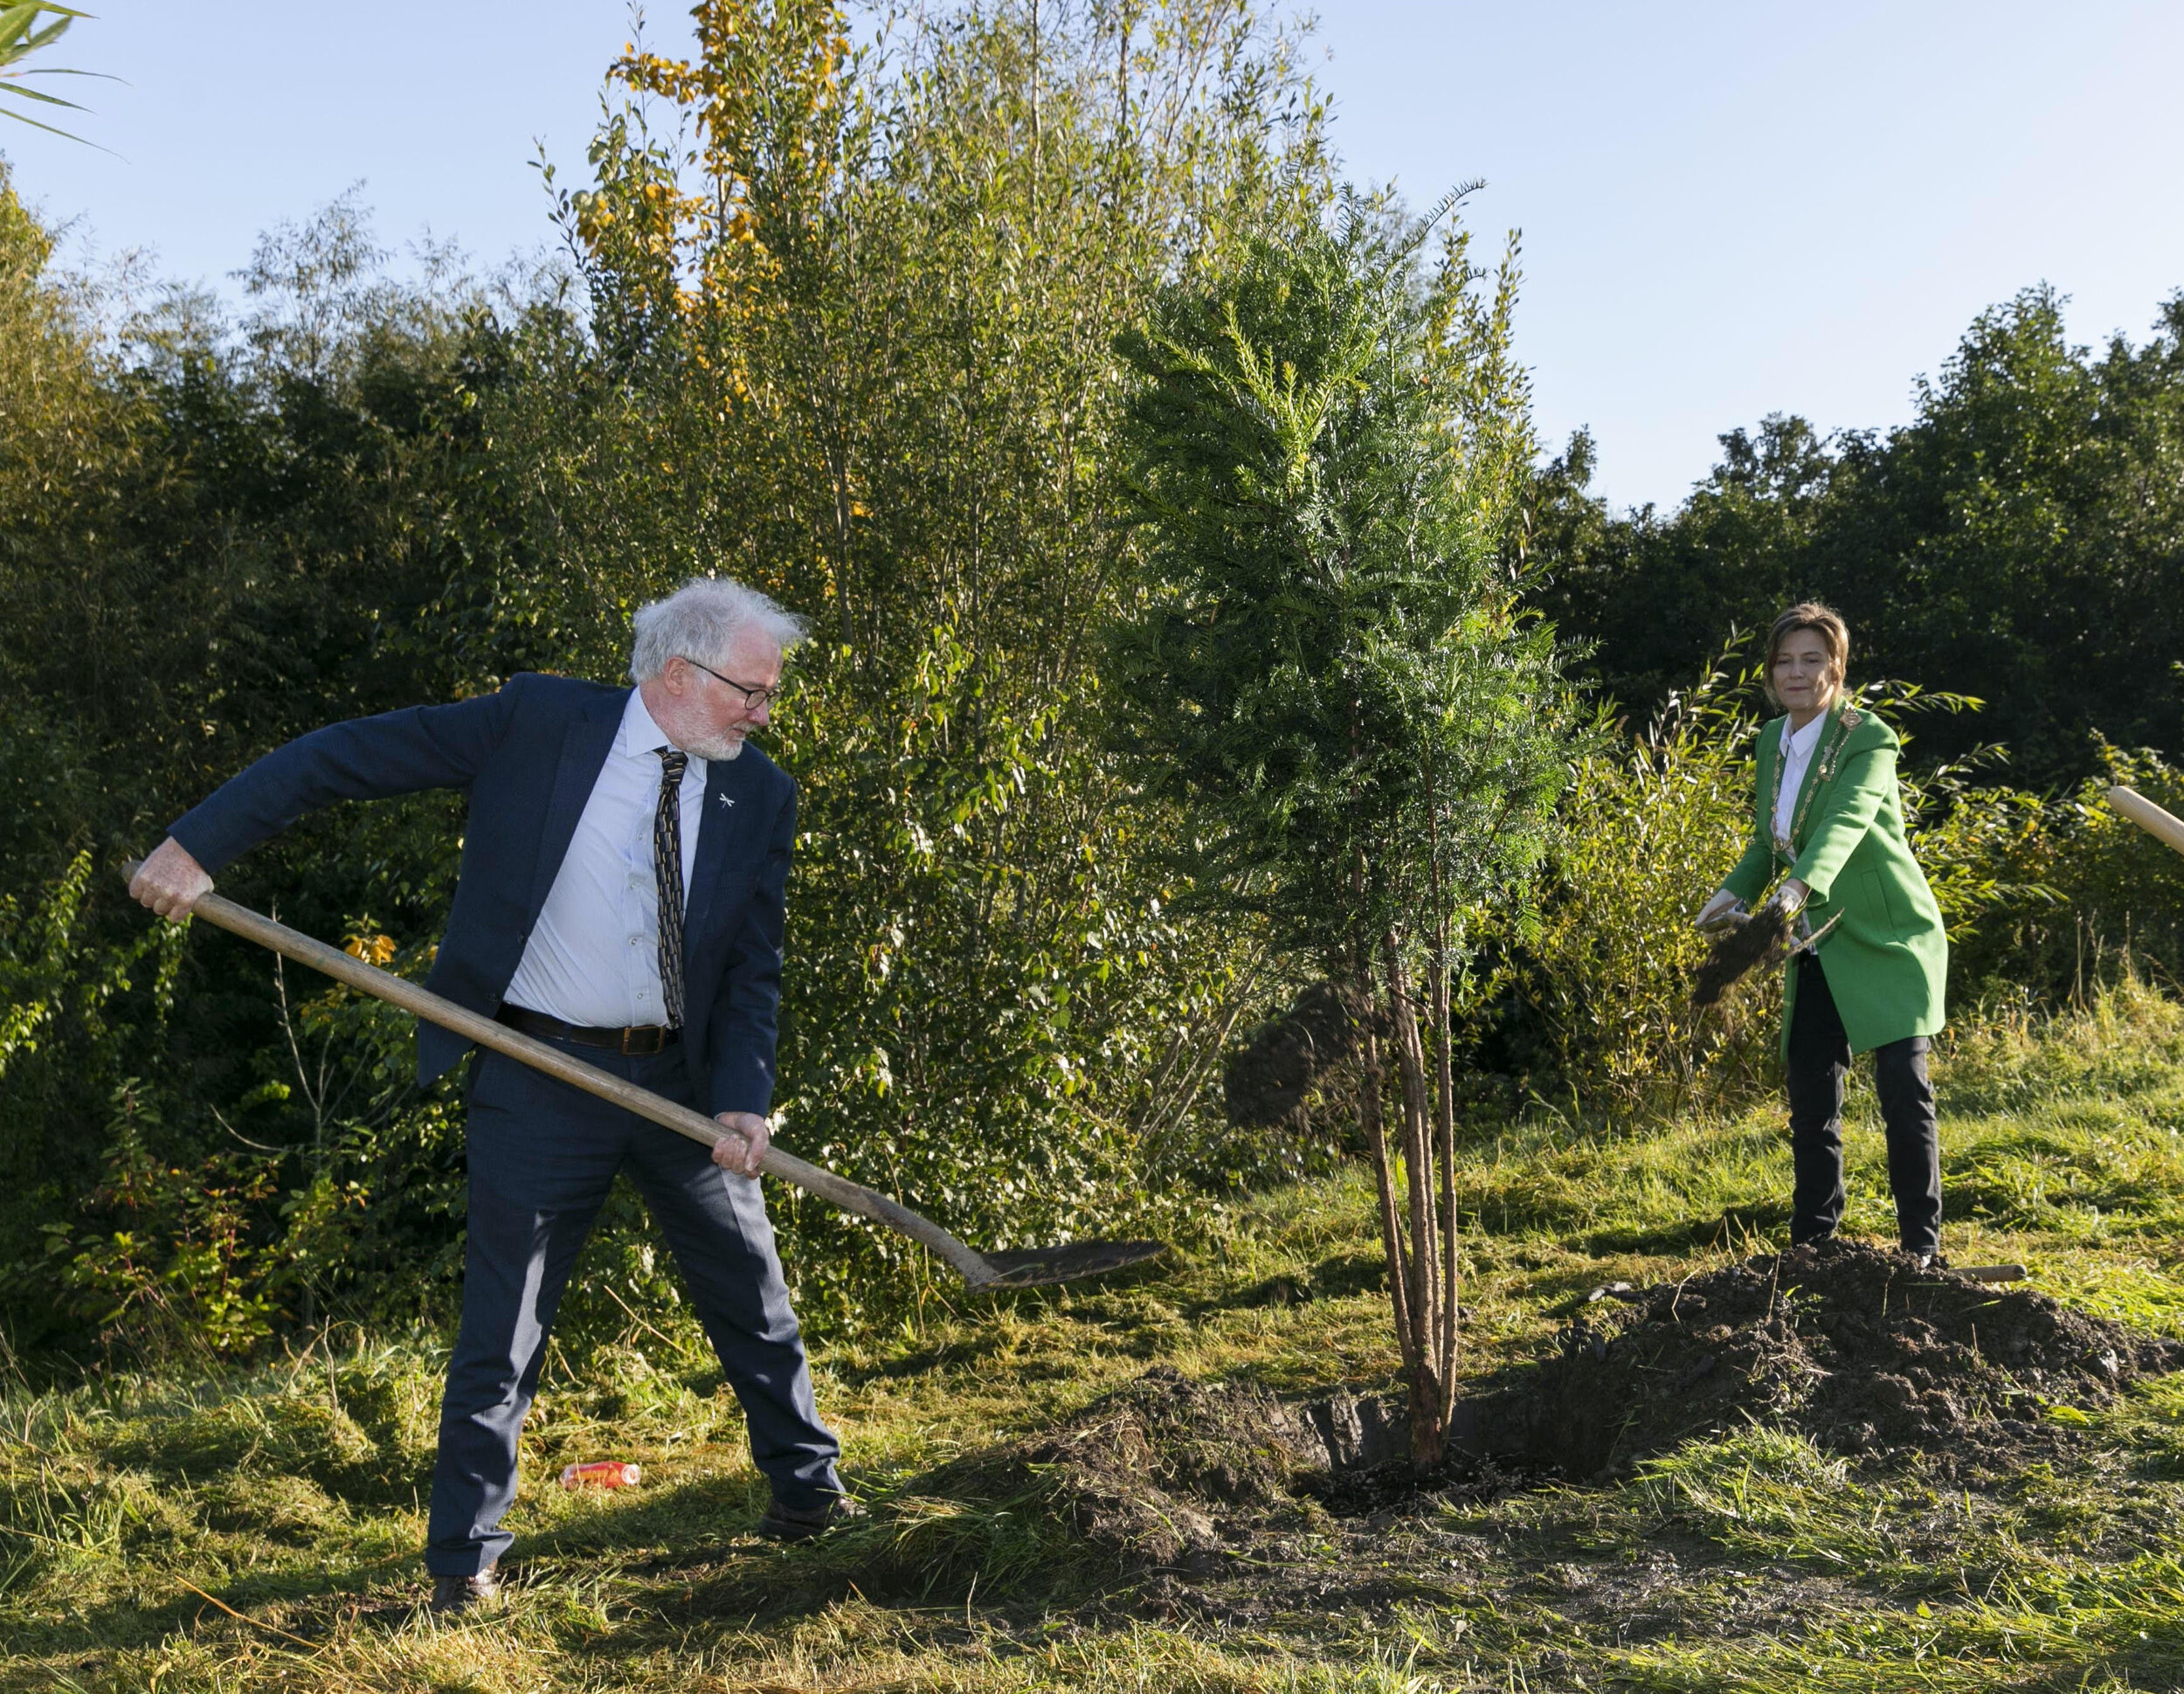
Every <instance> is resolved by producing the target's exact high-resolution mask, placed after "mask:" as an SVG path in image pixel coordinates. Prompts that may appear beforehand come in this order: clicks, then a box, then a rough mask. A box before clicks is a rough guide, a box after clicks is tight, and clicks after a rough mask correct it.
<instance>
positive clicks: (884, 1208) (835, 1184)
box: [124, 861, 1167, 1289]
mask: <svg viewBox="0 0 2184 1694" xmlns="http://www.w3.org/2000/svg"><path fill="white" fill-rule="evenodd" d="M136 871H137V863H136V861H131V862H130V863H129V864H128V865H127V866H126V867H124V874H125V875H128V877H130V878H131V879H132V880H134V879H135V875H136ZM190 915H191V916H194V917H200V918H203V919H204V921H205V922H206V923H210V924H212V925H213V926H214V927H215V928H218V929H222V930H227V931H228V932H229V933H230V934H231V935H238V936H241V937H243V938H244V939H245V940H246V941H255V942H256V943H258V944H259V945H260V946H261V947H270V948H272V949H273V951H274V952H276V953H279V954H280V955H281V956H282V957H284V958H292V959H294V960H295V961H296V963H297V964H299V965H309V966H310V967H311V968H312V969H313V970H314V971H323V972H325V973H326V974H327V975H328V976H329V977H332V978H334V979H335V981H336V982H342V983H346V984H347V985H349V987H351V988H354V989H356V990H357V991H358V992H361V993H366V994H370V995H372V996H373V997H374V998H376V999H383V1000H385V1001H387V1002H389V1003H390V1005H394V1006H400V1007H401V1008H402V1009H403V1010H404V1012H409V1013H414V1014H415V1015H416V1016H418V1017H420V1018H423V1019H425V1020H426V1021H427V1022H428V1023H436V1024H438V1025H439V1026H440V1027H442V1028H443V1029H452V1030H453V1031H454V1032H455V1033H456V1034H458V1035H463V1036H467V1037H468V1038H469V1039H470V1040H471V1041H475V1042H477V1043H478V1045H479V1046H480V1047H489V1048H492V1049H493V1050H494V1052H496V1053H505V1054H508V1057H509V1058H511V1059H514V1060H516V1061H519V1062H521V1063H522V1064H527V1065H529V1066H530V1067H531V1068H533V1069H534V1070H543V1071H544V1072H545V1073H546V1075H549V1076H551V1077H554V1078H556V1080H557V1081H560V1082H566V1083H568V1084H569V1086H570V1087H571V1088H577V1089H583V1090H584V1092H585V1093H586V1094H595V1095H597V1096H598V1097H599V1098H600V1099H602V1100H605V1101H609V1102H612V1103H613V1104H615V1105H618V1106H619V1107H621V1108H622V1109H623V1110H625V1111H631V1112H634V1113H636V1114H637V1116H638V1117H643V1118H648V1119H650V1120H651V1121H652V1122H653V1123H655V1124H659V1125H660V1127H661V1128H663V1129H669V1130H674V1132H675V1133H676V1134H677V1135H687V1136H688V1137H690V1139H691V1140H693V1141H701V1142H703V1143H704V1144H706V1145H707V1146H708V1147H710V1146H712V1145H713V1144H715V1142H717V1141H719V1140H720V1139H721V1138H722V1137H723V1136H725V1135H729V1134H732V1133H733V1131H732V1130H724V1129H722V1127H721V1126H720V1125H719V1124H715V1122H714V1121H713V1120H712V1119H711V1118H709V1117H707V1116H706V1115H705V1114H704V1113H703V1112H700V1111H693V1110H691V1109H690V1108H689V1107H688V1106H679V1105H677V1104H676V1103H674V1101H672V1100H667V1099H663V1098H661V1097H660V1096H659V1095H657V1094H654V1093H653V1092H652V1091H651V1090H650V1089H640V1088H639V1087H638V1086H637V1085H636V1084H635V1083H634V1082H626V1081H625V1080H624V1079H623V1078H621V1077H619V1076H615V1075H609V1074H608V1073H607V1072H605V1071H604V1070H601V1069H599V1068H597V1067H596V1066H592V1065H587V1064H585V1063H584V1061H582V1060H581V1059H574V1058H571V1057H570V1055H569V1054H566V1053H563V1051H562V1050H561V1049H560V1048H556V1047H549V1045H548V1044H547V1043H545V1042H544V1041H536V1040H534V1039H533V1038H532V1037H530V1036H529V1035H525V1034H521V1033H520V1032H518V1031H516V1030H513V1029H510V1028H509V1027H508V1026H507V1025H506V1024H501V1023H495V1022H494V1020H492V1019H491V1018H487V1017H483V1016H481V1015H480V1014H479V1013H475V1012H473V1011H471V1010H469V1009H468V1008H467V1007H465V1006H458V1005H456V1004H455V1002H454V1001H453V1000H451V999H444V998H443V997H441V996H440V995H439V994H435V993H433V992H432V991H431V990H430V989H427V988H420V987H418V985H417V984H415V983H413V982H410V981H407V980H405V979H404V978H401V977H397V976H396V975H395V974H394V973H393V972H392V971H382V970H381V969H379V968H378V966H377V965H367V964H365V963H364V961H363V959H361V958H356V957H355V956H354V955H352V954H349V953H345V952H343V951H341V950H340V949H339V948H338V947H329V946H328V945H327V944H325V943H324V942H322V941H314V940H313V939H312V938H311V937H309V936H308V935H305V934H303V933H301V931H300V930H292V929H290V928H288V926H287V924H285V923H275V922H274V921H273V919H272V918H270V917H266V916H260V915H259V913H257V912H254V911H252V910H251V909H249V908H248V907H247V906H238V905H237V904H236V903H235V902H233V901H232V900H228V899H224V898H223V897H222V896H220V895H217V894H208V895H204V897H203V898H202V899H200V900H199V901H198V902H197V904H196V905H194V906H193V907H191V908H190ZM758 1168H759V1169H760V1170H761V1171H762V1172H764V1173H765V1174H766V1175H768V1176H771V1177H778V1178H780V1179H782V1180H783V1181H784V1182H792V1183H794V1184H795V1185H796V1186H798V1187H799V1188H802V1189H805V1190H806V1191H807V1192H808V1193H814V1194H817V1195H818V1196H819V1198H820V1199H821V1200H826V1201H828V1202H830V1203H831V1204H833V1205H835V1206H839V1207H841V1208H842V1210H843V1211H845V1212H854V1213H856V1214H857V1215H858V1216H859V1217H860V1218H869V1219H871V1220H873V1222H874V1223H881V1224H885V1225H886V1226H887V1227H888V1228H890V1229H893V1230H895V1231H896V1232H897V1233H899V1234H904V1235H908V1236H909V1238H910V1239H911V1240H912V1241H916V1242H918V1243H919V1244H920V1245H922V1246H924V1247H929V1248H931V1249H932V1250H933V1251H934V1252H936V1253H937V1254H938V1255H940V1256H941V1257H942V1258H943V1259H945V1260H947V1261H948V1262H949V1263H950V1265H952V1266H954V1267H955V1269H956V1270H957V1273H958V1274H959V1275H960V1276H962V1277H963V1279H964V1282H965V1283H968V1284H969V1285H970V1286H971V1287H972V1288H974V1289H1004V1288H1037V1287H1040V1286H1042V1285H1044V1284H1046V1283H1070V1282H1075V1281H1076V1280H1077V1279H1079V1278H1080V1277H1084V1276H1102V1275H1104V1274H1105V1273H1107V1272H1109V1271H1112V1270H1122V1269H1126V1268H1128V1267H1130V1266H1131V1265H1138V1264H1144V1263H1145V1262H1147V1261H1149V1260H1152V1259H1157V1258H1158V1257H1159V1256H1160V1255H1161V1254H1163V1253H1165V1251H1166V1250H1167V1248H1166V1245H1165V1243H1164V1242H1161V1241H1069V1242H1067V1243H1065V1244H1064V1245H1062V1246H1061V1247H1024V1248H1012V1249H1009V1250H1007V1251H1005V1252H999V1253H979V1252H976V1251H974V1250H973V1249H971V1248H968V1247H966V1246H964V1243H963V1242H961V1241H957V1239H956V1238H955V1237H954V1236H953V1235H951V1234H949V1233H948V1232H947V1231H946V1230H945V1229H943V1228H942V1227H940V1226H939V1225H938V1224H936V1223H935V1222H934V1221H933V1220H931V1219H930V1218H925V1217H921V1216H919V1215H918V1214H917V1213H915V1212H913V1211H911V1210H910V1208H909V1207H907V1206H903V1205H901V1204H899V1203H898V1202H896V1201H895V1200H889V1199H888V1197H887V1196H886V1195H885V1194H881V1193H874V1192H873V1191H872V1190H871V1189H869V1188H867V1187H865V1186H863V1185H861V1184H860V1183H854V1182H852V1181H850V1180H849V1179H848V1178H847V1177H840V1176H836V1175H835V1174H834V1172H832V1171H829V1170H826V1169H824V1168H823V1167H821V1166H819V1165H812V1164H807V1163H806V1162H805V1160H803V1159H800V1158H797V1157H796V1155H795V1154H793V1153H786V1152H784V1151H782V1150H781V1149H780V1148H778V1147H769V1148H767V1149H766V1151H765V1156H764V1158H761V1159H760V1160H759V1164H758Z"/></svg>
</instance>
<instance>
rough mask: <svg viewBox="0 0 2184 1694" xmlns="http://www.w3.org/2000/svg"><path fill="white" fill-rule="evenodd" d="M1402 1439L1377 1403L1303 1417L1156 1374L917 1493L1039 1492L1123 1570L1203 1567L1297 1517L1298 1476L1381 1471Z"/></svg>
mask: <svg viewBox="0 0 2184 1694" xmlns="http://www.w3.org/2000/svg"><path fill="white" fill-rule="evenodd" d="M1405 1440H1406V1437H1405V1434H1404V1431H1403V1428H1402V1427H1401V1425H1400V1422H1398V1421H1395V1420H1393V1419H1392V1418H1391V1417H1390V1416H1389V1414H1388V1413H1387V1411H1386V1408H1385V1407H1383V1405H1382V1404H1381V1402H1380V1401H1379V1400H1374V1399H1370V1398H1367V1399H1359V1398H1356V1397H1353V1396H1349V1395H1337V1396H1334V1397H1332V1398H1330V1399H1327V1400H1315V1401H1312V1402H1310V1404H1302V1405H1300V1404H1298V1403H1296V1402H1293V1401H1289V1400H1281V1399H1278V1398H1276V1397H1275V1395H1273V1394H1270V1393H1267V1392H1265V1391H1264V1390H1262V1389H1259V1388H1254V1387H1252V1386H1248V1385H1246V1384H1242V1383H1206V1382H1195V1381H1193V1380H1192V1379H1190V1378H1188V1377H1186V1376H1184V1375H1183V1374H1181V1373H1180V1372H1176V1371H1172V1370H1168V1369H1165V1368H1158V1369H1155V1370H1151V1371H1148V1372H1146V1373H1145V1374H1144V1376H1142V1377H1139V1378H1138V1379H1137V1380H1136V1381H1134V1382H1131V1383H1129V1384H1127V1385H1126V1386H1123V1387H1122V1388H1119V1389H1117V1390H1116V1392H1115V1393H1111V1394H1108V1395H1106V1396H1104V1397H1103V1398H1102V1399H1100V1400H1095V1401H1094V1402H1093V1403H1092V1404H1091V1405H1090V1406H1088V1407H1086V1408H1085V1409H1084V1410H1083V1411H1082V1412H1080V1413H1079V1414H1077V1415H1076V1416H1075V1417H1074V1418H1071V1419H1070V1420H1069V1421H1068V1422H1066V1423H1064V1424H1062V1425H1061V1426H1060V1427H1059V1428H1056V1429H1054V1431H1052V1432H1051V1433H1049V1434H1047V1435H1037V1436H1033V1437H1031V1438H1030V1439H1028V1440H1024V1441H1018V1442H1009V1443H1007V1444H1006V1445H1005V1446H1002V1447H998V1448H993V1449H987V1450H986V1451H985V1452H982V1453H977V1454H972V1455H967V1456H966V1457H964V1458H963V1459H959V1460H957V1462H955V1463H953V1464H951V1465H949V1466H946V1467H944V1468H943V1469H941V1470H939V1471H936V1472H935V1473H934V1474H933V1475H932V1476H930V1477H929V1478H927V1479H926V1480H925V1481H924V1482H923V1483H921V1484H920V1486H919V1490H918V1491H919V1492H921V1493H931V1494H935V1495H939V1496H942V1497H950V1496H954V1497H982V1498H988V1499H992V1498H1000V1497H1009V1496H1012V1495H1017V1494H1020V1493H1024V1492H1026V1491H1031V1490H1038V1491H1040V1492H1043V1493H1045V1494H1046V1496H1047V1503H1048V1509H1049V1510H1051V1511H1056V1512H1058V1513H1060V1514H1061V1515H1062V1516H1064V1517H1066V1518H1068V1520H1069V1522H1070V1523H1071V1525H1073V1526H1074V1527H1075V1530H1076V1532H1077V1533H1078V1534H1080V1535H1082V1537H1083V1538H1085V1539H1086V1540H1087V1541H1089V1542H1090V1543H1091V1544H1092V1545H1093V1546H1095V1548H1097V1549H1099V1550H1100V1551H1101V1552H1104V1553H1106V1554H1108V1555H1109V1557H1110V1558H1112V1559H1114V1560H1115V1561H1116V1563H1117V1564H1118V1565H1121V1566H1178V1567H1181V1568H1184V1569H1193V1568H1199V1567H1203V1566H1206V1565H1207V1564H1208V1563H1209V1562H1210V1561H1211V1560H1213V1559H1214V1558H1215V1557H1216V1556H1217V1554H1218V1552H1219V1551H1220V1549H1221V1548H1222V1547H1224V1546H1234V1545H1237V1544H1238V1543H1239V1542H1241V1541H1244V1540H1248V1539H1249V1538H1251V1536H1252V1535H1253V1534H1254V1533H1256V1532H1260V1531H1262V1530H1263V1529H1265V1528H1266V1527H1267V1525H1268V1524H1269V1523H1270V1522H1275V1521H1280V1520H1283V1519H1285V1518H1289V1517H1292V1516H1296V1514H1297V1511H1298V1500H1297V1496H1296V1490H1295V1488H1294V1484H1295V1483H1296V1479H1297V1478H1298V1477H1299V1476H1324V1475H1326V1474H1329V1473H1331V1472H1340V1471H1347V1470H1353V1469H1369V1468H1372V1467H1374V1466H1378V1465H1381V1464H1384V1463H1386V1462H1387V1461H1388V1460H1390V1459H1392V1458H1393V1457H1394V1456H1395V1455H1397V1454H1399V1453H1400V1452H1401V1451H1402V1450H1403V1444H1404V1442H1405Z"/></svg>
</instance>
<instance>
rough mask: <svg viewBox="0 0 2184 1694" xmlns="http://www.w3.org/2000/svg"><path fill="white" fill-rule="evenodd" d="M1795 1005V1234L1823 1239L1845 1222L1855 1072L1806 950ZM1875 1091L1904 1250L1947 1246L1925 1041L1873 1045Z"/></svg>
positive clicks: (1838, 1016)
mask: <svg viewBox="0 0 2184 1694" xmlns="http://www.w3.org/2000/svg"><path fill="white" fill-rule="evenodd" d="M1796 968H1797V1011H1796V1015H1795V1016H1794V1018H1793V1019H1792V1020H1791V1022H1790V1054H1789V1059H1790V1158H1791V1162H1792V1164H1793V1165H1794V1169H1795V1171H1796V1173H1797V1187H1796V1192H1795V1193H1794V1196H1793V1198H1792V1200H1791V1204H1790V1240H1791V1241H1792V1242H1793V1243H1795V1242H1800V1241H1825V1240H1826V1239H1827V1238H1828V1236H1830V1235H1832V1234H1835V1226H1836V1225H1837V1224H1839V1223H1841V1222H1842V1205H1843V1194H1842V1092H1843V1083H1844V1082H1845V1080H1846V1079H1847V1078H1848V1077H1849V1074H1850V1038H1849V1035H1847V1034H1844V1033H1843V1027H1842V1013H1839V1012H1838V1011H1836V1009H1835V995H1834V994H1832V993H1831V992H1828V977H1827V973H1826V972H1825V971H1822V970H1821V966H1820V961H1819V960H1818V959H1817V958H1814V956H1813V955H1812V954H1810V953H1804V954H1800V956H1799V958H1798V961H1797V967H1796ZM1873 1083H1874V1091H1875V1092H1876V1094H1878V1095H1879V1096H1880V1099H1881V1121H1882V1123H1883V1124H1884V1125H1885V1126H1886V1128H1887V1130H1888V1184H1889V1187H1890V1191H1891V1192H1892V1193H1894V1194H1895V1196H1896V1232H1897V1239H1898V1240H1900V1241H1902V1243H1903V1246H1904V1251H1905V1252H1907V1253H1932V1252H1935V1251H1937V1250H1938V1249H1939V1248H1940V1246H1941V1137H1940V1135H1939V1130H1938V1129H1937V1127H1936V1124H1935V1122H1934V1090H1933V1084H1932V1082H1930V1081H1928V1080H1927V1076H1926V1038H1925V1036H1923V1035H1913V1036H1910V1037H1908V1038H1906V1039H1905V1040H1904V1041H1890V1042H1889V1043H1888V1044H1887V1045H1886V1046H1885V1047H1878V1048H1874V1050H1873Z"/></svg>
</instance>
